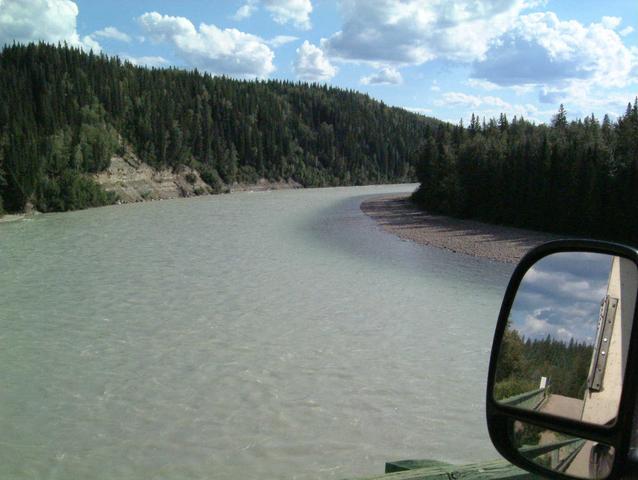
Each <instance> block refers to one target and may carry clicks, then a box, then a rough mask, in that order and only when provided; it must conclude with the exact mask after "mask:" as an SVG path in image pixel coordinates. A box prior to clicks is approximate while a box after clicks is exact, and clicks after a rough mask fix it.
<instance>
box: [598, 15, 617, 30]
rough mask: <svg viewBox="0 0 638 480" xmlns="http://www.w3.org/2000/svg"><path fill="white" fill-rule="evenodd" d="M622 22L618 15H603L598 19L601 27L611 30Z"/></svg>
mask: <svg viewBox="0 0 638 480" xmlns="http://www.w3.org/2000/svg"><path fill="white" fill-rule="evenodd" d="M621 22H622V18H620V17H603V18H601V19H600V23H601V24H602V26H603V27H605V28H609V29H611V30H613V29H614V28H616V27H617V26H618V25H620V23H621Z"/></svg>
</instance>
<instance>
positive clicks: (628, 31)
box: [618, 25, 634, 37]
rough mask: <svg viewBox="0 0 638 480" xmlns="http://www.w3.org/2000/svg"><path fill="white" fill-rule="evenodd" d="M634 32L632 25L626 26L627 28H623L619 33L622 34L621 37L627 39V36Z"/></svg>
mask: <svg viewBox="0 0 638 480" xmlns="http://www.w3.org/2000/svg"><path fill="white" fill-rule="evenodd" d="M633 31H634V27H632V26H631V25H628V26H626V27H625V28H623V29H622V30H621V31H620V32H618V33H619V34H620V36H621V37H626V36H627V35H629V34H630V33H631V32H633Z"/></svg>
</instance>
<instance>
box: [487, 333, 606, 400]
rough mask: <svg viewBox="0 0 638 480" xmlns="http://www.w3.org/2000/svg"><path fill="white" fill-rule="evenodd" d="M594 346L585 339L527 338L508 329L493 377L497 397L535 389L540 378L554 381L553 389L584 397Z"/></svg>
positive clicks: (560, 392) (557, 391)
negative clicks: (564, 340)
mask: <svg viewBox="0 0 638 480" xmlns="http://www.w3.org/2000/svg"><path fill="white" fill-rule="evenodd" d="M593 351H594V347H593V346H592V345H590V344H586V343H584V342H578V341H575V340H574V339H573V338H572V339H571V340H570V341H569V342H563V341H561V340H558V339H556V338H552V337H551V336H550V335H549V334H548V335H547V336H546V337H545V338H535V339H531V338H527V339H526V338H524V337H521V336H520V335H519V333H518V331H516V330H513V329H511V328H508V329H507V330H506V331H505V333H504V335H503V340H502V344H501V350H500V353H499V359H498V363H497V368H496V372H495V377H494V397H495V398H497V399H505V398H509V397H512V396H514V395H518V394H521V393H525V392H530V391H532V390H536V389H538V388H539V386H540V379H541V377H546V378H547V379H548V381H549V382H551V392H552V393H554V394H558V395H564V396H566V397H571V398H583V397H584V394H585V389H586V388H587V376H588V375H589V367H590V364H591V360H592V355H593Z"/></svg>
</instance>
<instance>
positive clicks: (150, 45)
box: [0, 0, 638, 123]
mask: <svg viewBox="0 0 638 480" xmlns="http://www.w3.org/2000/svg"><path fill="white" fill-rule="evenodd" d="M36 40H44V41H48V42H60V41H66V42H67V43H69V44H71V45H76V46H80V47H81V48H84V49H86V50H89V49H93V50H94V51H100V52H103V53H106V54H108V55H118V56H120V57H122V58H125V59H127V60H129V61H130V62H133V63H136V64H140V65H147V66H154V67H169V66H176V67H180V68H186V69H193V68H197V69H198V70H200V71H208V72H210V73H212V74H216V75H227V76H232V77H236V78H247V79H252V78H259V79H286V80H293V81H298V80H300V81H307V82H318V83H327V84H329V85H334V86H337V87H341V88H347V89H353V90H357V91H361V92H365V93H368V94H369V95H370V96H372V97H373V98H376V99H379V100H382V101H384V102H385V103H387V104H389V105H393V106H398V107H403V108H406V109H409V110H412V111H415V112H418V113H422V114H425V115H429V116H434V117H436V118H440V119H442V120H447V121H451V122H454V123H458V122H459V120H460V119H461V118H462V119H464V122H466V123H467V120H468V119H469V117H470V115H471V114H472V113H475V114H477V115H479V116H480V117H486V118H490V117H493V116H498V115H499V114H500V113H501V112H503V113H506V114H507V115H508V117H509V118H511V117H512V116H514V115H517V116H519V117H520V116H524V117H525V118H527V119H529V120H532V121H534V122H537V123H541V122H548V121H550V120H551V117H552V115H554V114H555V113H556V111H557V110H558V106H559V104H561V103H563V104H564V105H565V108H566V110H567V115H568V119H577V118H582V117H584V116H585V115H590V114H592V113H594V114H595V115H596V116H597V117H598V118H602V116H603V115H604V114H605V113H608V114H610V116H611V117H612V119H613V118H615V117H616V116H617V115H619V114H622V113H623V112H624V111H625V109H626V106H627V103H628V102H630V101H631V102H633V100H634V98H635V97H636V95H638V5H636V2H635V0H625V1H615V0H606V1H600V0H578V1H577V0H560V1H559V0H553V1H552V0H546V1H544V0H492V1H487V0H455V1H450V0H340V1H335V0H235V1H233V0H228V1H217V0H210V1H203V0H197V1H196V0H180V1H166V0H155V1H150V0H136V1H131V0H102V1H96V0H75V1H72V0H0V44H5V43H12V42H13V41H17V42H29V41H36Z"/></svg>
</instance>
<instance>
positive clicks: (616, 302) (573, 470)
mask: <svg viewBox="0 0 638 480" xmlns="http://www.w3.org/2000/svg"><path fill="white" fill-rule="evenodd" d="M637 294H638V252H637V251H636V250H634V249H632V248H629V247H625V246H622V245H617V244H611V243H606V242H597V241H584V240H583V241H571V240H561V241H556V242H550V243H547V244H544V245H541V246H540V247H537V248H535V249H534V250H532V251H530V252H529V253H528V254H527V255H526V256H525V257H524V258H523V259H522V260H521V262H520V264H519V265H518V266H517V267H516V269H515V271H514V273H513V275H512V278H511V280H510V283H509V285H508V287H507V291H506V293H505V297H504V299H503V304H502V306H501V311H500V314H499V319H498V324H497V327H496V332H495V335H494V342H493V346H492V355H491V360H490V369H489V374H488V382H487V401H486V408H487V422H488V430H489V433H490V438H491V439H492V443H493V444H494V446H495V447H496V448H497V450H498V451H499V452H500V453H501V454H502V455H503V456H504V457H505V458H507V459H508V460H509V461H510V462H512V463H514V464H515V465H518V466H520V467H522V468H524V469H526V470H528V471H530V472H533V473H537V474H540V475H543V476H546V477H550V478H564V479H567V478H585V479H610V480H611V479H614V478H619V477H620V476H621V475H624V474H626V473H627V469H628V467H630V466H631V465H630V464H631V462H630V461H628V452H629V444H630V440H631V433H632V425H633V423H632V419H633V413H634V404H635V398H636V397H635V395H636V383H638V382H637V380H638V379H637V378H636V374H637V373H638V364H637V362H638V348H637V347H636V345H638V328H634V322H635V319H636V296H637Z"/></svg>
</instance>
